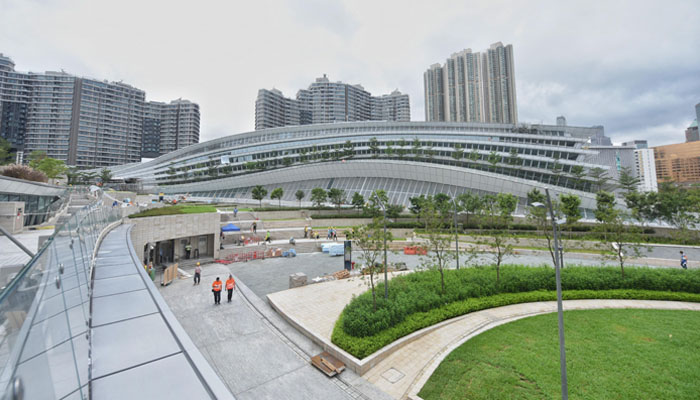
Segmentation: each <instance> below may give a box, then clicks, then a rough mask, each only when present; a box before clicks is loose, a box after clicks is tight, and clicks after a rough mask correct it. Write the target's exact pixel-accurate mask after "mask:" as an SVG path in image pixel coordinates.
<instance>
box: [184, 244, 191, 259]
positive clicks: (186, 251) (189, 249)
mask: <svg viewBox="0 0 700 400" xmlns="http://www.w3.org/2000/svg"><path fill="white" fill-rule="evenodd" d="M185 253H186V255H187V259H188V260H189V259H190V254H191V253H192V245H191V244H190V242H187V244H186V245H185Z"/></svg>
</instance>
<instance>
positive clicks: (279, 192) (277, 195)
mask: <svg viewBox="0 0 700 400" xmlns="http://www.w3.org/2000/svg"><path fill="white" fill-rule="evenodd" d="M282 196H284V189H282V188H281V187H278V188H276V189H273V190H272V193H270V198H271V199H277V207H279V208H281V207H282Z"/></svg>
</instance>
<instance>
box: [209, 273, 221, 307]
mask: <svg viewBox="0 0 700 400" xmlns="http://www.w3.org/2000/svg"><path fill="white" fill-rule="evenodd" d="M222 287H223V283H221V279H219V277H218V276H217V277H216V280H215V281H214V283H212V284H211V291H212V293H214V304H221V288H222Z"/></svg>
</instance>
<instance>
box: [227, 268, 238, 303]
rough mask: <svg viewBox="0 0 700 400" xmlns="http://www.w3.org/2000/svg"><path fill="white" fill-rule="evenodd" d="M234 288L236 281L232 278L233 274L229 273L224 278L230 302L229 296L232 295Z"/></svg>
mask: <svg viewBox="0 0 700 400" xmlns="http://www.w3.org/2000/svg"><path fill="white" fill-rule="evenodd" d="M235 289H236V281H235V280H234V279H233V275H229V276H228V279H227V280H226V290H228V302H229V303H230V302H231V296H233V291H234V290H235Z"/></svg>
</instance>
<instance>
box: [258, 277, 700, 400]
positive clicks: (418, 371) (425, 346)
mask: <svg viewBox="0 0 700 400" xmlns="http://www.w3.org/2000/svg"><path fill="white" fill-rule="evenodd" d="M366 290H367V286H366V283H365V281H363V280H361V278H351V279H344V280H339V281H331V282H325V283H319V284H314V285H309V286H304V287H300V288H296V289H291V290H286V291H283V292H278V293H272V294H270V295H268V298H269V301H270V302H272V303H274V304H275V307H276V308H277V309H278V310H279V311H280V313H282V314H284V315H285V316H286V317H287V318H289V319H291V320H292V321H294V323H296V324H298V325H300V326H303V327H304V329H306V330H307V331H310V332H311V333H312V334H313V335H315V336H317V337H319V338H321V339H323V340H325V341H328V342H330V337H331V333H332V331H333V326H334V325H335V321H336V320H337V319H338V316H339V315H340V313H341V312H342V310H343V308H344V307H345V305H347V304H348V303H349V302H350V300H351V299H352V296H353V295H357V294H359V293H362V292H364V291H366ZM319 298H322V299H323V300H324V301H323V302H318V301H315V299H319ZM599 308H649V309H669V310H697V311H700V303H683V302H671V301H650V300H570V301H565V302H564V309H565V310H582V309H599ZM551 312H556V302H538V303H527V304H514V305H510V306H505V307H498V308H492V309H489V310H484V311H479V312H474V313H470V314H467V315H464V316H461V317H457V318H454V319H452V320H448V321H444V322H442V323H440V324H439V325H438V326H433V327H430V328H426V332H427V333H425V334H424V335H422V336H421V335H416V336H417V338H416V339H415V340H413V341H410V340H407V341H406V343H404V344H403V345H401V346H397V347H395V348H394V349H392V350H388V352H390V354H388V355H387V356H386V358H384V359H382V360H381V361H379V362H378V363H377V364H376V365H374V366H373V367H372V368H371V369H369V370H368V371H367V372H366V373H365V374H364V375H363V377H364V378H365V379H367V381H369V382H370V383H372V384H374V385H375V386H376V387H378V388H379V389H381V390H382V391H384V392H385V393H387V394H389V395H390V396H391V397H392V398H394V399H405V398H409V395H411V394H412V395H413V398H416V399H417V397H415V394H416V393H417V392H418V391H419V390H420V389H421V388H422V387H423V385H424V384H425V381H426V380H427V379H428V378H429V377H430V375H431V374H432V372H433V371H434V370H435V368H436V367H437V366H438V365H439V364H440V362H441V361H442V359H443V358H444V357H445V356H446V355H448V354H449V353H450V352H451V351H452V350H454V348H456V347H457V346H459V345H460V344H462V343H464V342H465V341H466V340H468V339H470V338H471V337H473V336H475V335H477V334H479V333H481V332H483V331H485V330H488V329H491V328H493V327H496V326H498V325H501V324H504V323H507V322H511V321H514V320H516V319H520V318H524V317H528V316H533V315H538V314H545V313H551Z"/></svg>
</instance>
